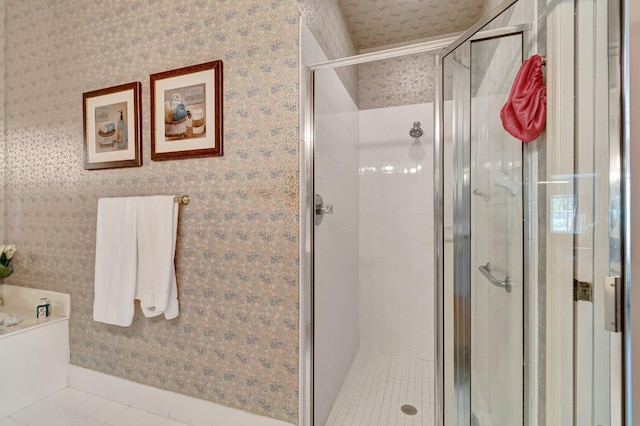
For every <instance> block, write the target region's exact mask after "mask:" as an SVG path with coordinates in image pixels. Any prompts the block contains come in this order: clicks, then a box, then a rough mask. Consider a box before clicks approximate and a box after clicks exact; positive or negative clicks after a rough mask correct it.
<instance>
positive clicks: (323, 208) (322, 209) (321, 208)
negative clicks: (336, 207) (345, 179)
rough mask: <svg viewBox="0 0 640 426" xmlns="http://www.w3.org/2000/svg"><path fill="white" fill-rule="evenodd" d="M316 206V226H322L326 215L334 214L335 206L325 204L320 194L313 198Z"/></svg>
mask: <svg viewBox="0 0 640 426" xmlns="http://www.w3.org/2000/svg"><path fill="white" fill-rule="evenodd" d="M313 204H314V212H315V214H314V222H315V224H316V225H320V224H321V223H322V219H323V218H324V215H332V214H333V205H332V204H325V203H324V200H323V199H322V196H321V195H320V194H316V195H315V197H313Z"/></svg>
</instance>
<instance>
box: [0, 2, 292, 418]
mask: <svg viewBox="0 0 640 426" xmlns="http://www.w3.org/2000/svg"><path fill="white" fill-rule="evenodd" d="M3 4H4V3H3ZM298 13H299V12H298V5H297V2H296V1H295V0H271V1H269V2H264V1H261V0H234V1H233V2H230V1H225V0H206V1H205V0H187V1H183V2H178V3H176V2H175V1H169V0H153V1H152V0H126V1H118V0H108V1H97V0H92V1H86V2H77V1H72V0H65V1H56V2H51V1H48V0H30V1H28V2H13V1H11V2H7V3H6V19H2V20H0V22H6V43H3V44H2V45H3V46H6V52H5V59H6V61H5V76H6V105H7V107H6V114H4V117H5V120H6V151H4V152H5V153H6V164H5V166H6V169H5V168H4V167H3V170H5V175H4V177H5V179H6V185H5V189H6V194H5V200H6V203H7V204H6V215H5V217H4V220H3V223H4V224H5V234H6V235H5V237H6V239H7V241H9V240H10V241H12V242H15V243H16V244H18V246H19V251H18V254H17V255H16V257H15V260H14V262H13V265H14V267H15V272H14V274H13V275H12V276H11V277H9V278H8V279H6V280H5V282H7V283H11V284H17V285H24V286H27V287H37V288H43V289H49V290H55V291H62V292H69V293H71V304H72V314H71V321H70V343H71V362H72V364H74V365H78V366H81V367H86V368H90V369H94V370H98V371H101V372H105V373H108V374H112V375H115V376H119V377H123V378H126V379H129V380H133V381H136V382H139V383H144V384H147V385H151V386H155V387H158V388H162V389H167V390H170V391H174V392H179V393H183V394H187V395H192V396H195V397H198V398H203V399H206V400H210V401H214V402H217V403H220V404H225V405H228V406H232V407H237V408H240V409H243V410H247V411H250V412H253V413H257V414H262V415H266V416H271V417H274V418H277V419H281V420H284V421H287V422H290V423H297V411H298V180H299V179H298V144H299V143H298V140H299V133H298ZM214 59H222V60H223V61H224V103H225V104H224V131H225V134H224V152H225V155H224V157H222V158H202V159H190V160H175V161H165V162H152V161H151V160H150V132H149V74H151V73H155V72H160V71H165V70H170V69H174V68H178V67H182V66H187V65H191V64H198V63H202V62H206V61H211V60H214ZM131 81H141V82H142V84H143V123H142V126H143V129H144V132H143V145H144V166H143V167H141V168H126V169H114V170H97V171H85V170H83V155H82V153H83V148H82V146H83V136H82V93H83V92H86V91H90V90H95V89H99V88H104V87H110V86H114V85H117V84H122V83H127V82H131ZM0 160H1V158H0ZM149 194H189V195H190V196H191V203H190V204H189V205H188V206H182V207H180V221H179V231H178V232H179V235H178V242H177V254H176V268H177V276H178V286H179V292H180V308H181V312H180V316H179V317H178V318H177V319H175V320H172V321H166V320H164V319H161V318H159V317H157V318H151V319H146V318H144V317H143V316H142V315H141V313H140V311H139V309H137V310H136V316H135V320H134V323H133V325H132V326H131V327H128V328H121V327H117V326H108V325H105V324H100V323H95V322H93V321H92V304H93V271H94V255H95V225H96V210H97V200H98V198H99V197H107V196H130V195H149Z"/></svg>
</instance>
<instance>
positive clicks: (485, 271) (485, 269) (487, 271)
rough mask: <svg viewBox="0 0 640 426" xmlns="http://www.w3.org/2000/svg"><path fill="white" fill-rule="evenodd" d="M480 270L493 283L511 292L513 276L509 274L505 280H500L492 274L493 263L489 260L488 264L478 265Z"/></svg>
mask: <svg viewBox="0 0 640 426" xmlns="http://www.w3.org/2000/svg"><path fill="white" fill-rule="evenodd" d="M478 271H480V273H481V274H482V275H484V277H485V278H486V279H488V280H489V282H490V283H491V284H493V285H495V286H496V287H500V288H504V289H505V291H506V292H507V293H511V277H509V275H507V276H506V277H505V279H504V281H500V280H499V279H497V278H496V277H494V276H493V275H492V274H491V263H489V262H487V264H486V265H482V266H478Z"/></svg>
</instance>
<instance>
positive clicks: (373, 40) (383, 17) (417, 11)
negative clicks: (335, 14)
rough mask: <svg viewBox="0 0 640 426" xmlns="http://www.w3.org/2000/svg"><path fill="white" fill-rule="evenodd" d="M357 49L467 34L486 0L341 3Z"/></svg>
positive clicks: (348, 0)
mask: <svg viewBox="0 0 640 426" xmlns="http://www.w3.org/2000/svg"><path fill="white" fill-rule="evenodd" d="M339 3H340V6H341V8H342V12H343V13H344V16H345V18H346V21H347V25H348V26H349V30H350V31H351V37H352V39H353V44H354V45H355V47H356V49H358V50H361V49H369V48H373V47H379V46H386V45H389V44H395V43H403V42H407V41H412V40H418V39H424V38H429V37H434V36H438V35H443V34H450V33H453V32H458V31H464V30H466V29H468V28H469V27H470V26H472V25H473V24H474V23H475V22H476V21H477V20H478V19H480V18H481V17H482V11H483V7H484V4H485V3H486V0H339Z"/></svg>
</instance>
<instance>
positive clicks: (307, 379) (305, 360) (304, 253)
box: [298, 29, 457, 426]
mask: <svg viewBox="0 0 640 426" xmlns="http://www.w3.org/2000/svg"><path fill="white" fill-rule="evenodd" d="M301 33H302V29H301V30H300V39H302V36H301ZM456 39H457V37H455V36H454V37H447V38H442V39H439V40H432V41H427V42H423V43H417V44H413V45H408V46H402V47H397V48H391V49H386V50H381V51H376V52H371V53H365V54H361V55H356V56H351V57H347V58H340V59H335V60H329V61H325V62H319V63H316V64H311V65H307V66H301V67H300V100H301V102H300V105H301V108H300V117H299V118H300V147H299V148H300V187H299V190H300V229H299V235H300V246H299V247H300V250H299V256H300V276H299V280H300V314H299V324H300V325H299V332H300V346H299V347H300V357H299V370H300V374H299V404H298V425H299V426H314V421H313V413H314V406H313V401H314V391H313V385H314V383H313V353H314V299H313V294H314V270H315V264H314V229H315V225H314V213H315V209H314V195H315V184H314V183H315V166H314V154H315V140H314V81H315V72H316V71H322V70H330V69H336V68H341V67H345V66H351V65H359V64H364V63H367V62H373V61H378V60H383V59H391V58H396V57H400V56H406V55H412V54H416V53H424V52H435V51H439V50H442V49H443V48H445V47H446V46H449V45H450V44H451V43H452V42H454V41H455V40H456ZM302 48H303V46H302V43H300V49H301V50H302ZM300 57H302V53H300ZM435 109H437V108H436V107H435V99H434V110H435ZM434 145H435V144H434ZM434 228H435V230H437V229H438V227H437V226H434ZM437 309H438V303H437V299H436V311H437ZM435 324H436V326H435V333H436V334H437V333H439V332H440V331H439V328H438V319H437V312H436V318H435ZM436 340H437V339H436ZM436 344H437V341H436ZM435 356H436V359H437V353H436V354H435ZM436 362H437V361H436ZM438 375H441V374H440V373H439V372H436V376H438ZM438 392H439V388H437V385H436V394H437V393H438ZM435 400H436V401H434V402H436V404H437V400H438V397H437V395H436V398H435ZM435 417H436V424H440V423H438V422H439V421H440V420H439V414H438V412H437V411H436V413H435ZM315 426H318V425H315Z"/></svg>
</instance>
